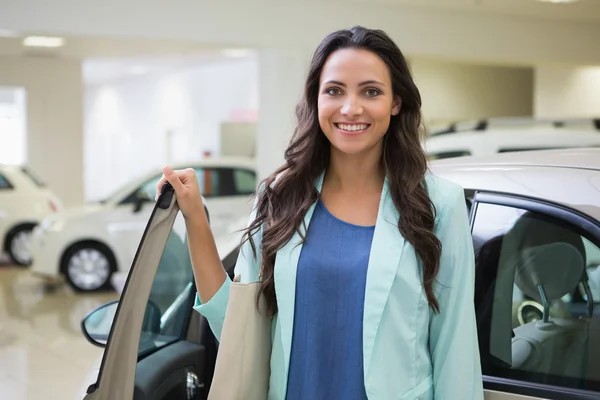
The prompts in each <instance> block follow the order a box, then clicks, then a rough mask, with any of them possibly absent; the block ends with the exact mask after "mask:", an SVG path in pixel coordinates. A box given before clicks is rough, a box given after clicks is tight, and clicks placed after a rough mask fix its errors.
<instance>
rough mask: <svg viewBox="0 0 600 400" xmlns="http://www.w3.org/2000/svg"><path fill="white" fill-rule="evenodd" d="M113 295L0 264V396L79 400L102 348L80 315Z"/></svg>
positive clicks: (14, 399)
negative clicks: (84, 329) (90, 338)
mask: <svg viewBox="0 0 600 400" xmlns="http://www.w3.org/2000/svg"><path fill="white" fill-rule="evenodd" d="M117 298H118V295H117V294H116V293H114V292H107V293H99V294H75V293H73V292H72V291H71V290H70V289H69V288H68V287H66V285H53V286H49V285H44V284H43V283H42V282H41V281H39V280H38V279H36V278H35V277H33V276H31V275H30V274H29V273H28V271H27V269H23V268H18V267H11V266H8V265H6V264H3V263H0V399H2V400H5V399H6V400H38V399H39V400H59V399H60V400H71V399H73V400H74V399H79V400H81V399H82V397H83V396H82V394H81V393H82V391H83V392H84V391H85V388H86V387H87V384H86V383H87V381H86V379H89V375H90V373H91V372H93V369H94V367H97V365H98V363H99V360H100V357H101V356H102V351H103V349H101V348H99V347H96V346H93V345H92V344H90V343H89V342H87V340H86V339H85V338H84V336H83V334H82V333H81V330H80V322H81V318H82V317H83V316H84V315H85V314H86V313H87V312H89V311H91V310H92V309H94V308H95V307H97V306H99V305H101V304H103V303H105V302H107V301H110V300H114V299H117Z"/></svg>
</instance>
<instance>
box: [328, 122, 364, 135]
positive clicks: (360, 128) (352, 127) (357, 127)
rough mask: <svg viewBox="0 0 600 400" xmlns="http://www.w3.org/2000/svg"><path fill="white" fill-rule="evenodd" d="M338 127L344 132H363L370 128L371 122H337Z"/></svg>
mask: <svg viewBox="0 0 600 400" xmlns="http://www.w3.org/2000/svg"><path fill="white" fill-rule="evenodd" d="M334 125H335V127H336V128H338V129H339V130H340V131H341V132H342V133H349V134H356V133H362V132H364V131H366V130H367V129H369V126H371V124H364V123H358V124H357V123H353V124H345V123H335V124H334Z"/></svg>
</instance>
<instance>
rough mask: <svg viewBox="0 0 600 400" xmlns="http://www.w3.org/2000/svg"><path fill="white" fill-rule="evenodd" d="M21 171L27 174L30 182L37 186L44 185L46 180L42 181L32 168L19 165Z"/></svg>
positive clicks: (41, 186)
mask: <svg viewBox="0 0 600 400" xmlns="http://www.w3.org/2000/svg"><path fill="white" fill-rule="evenodd" d="M21 171H22V172H23V174H25V176H27V177H28V178H29V179H30V180H31V182H33V184H34V185H35V186H37V187H40V188H43V187H46V182H44V181H43V180H42V179H41V178H40V177H39V176H38V175H37V174H36V173H35V172H33V170H32V169H31V168H29V167H21Z"/></svg>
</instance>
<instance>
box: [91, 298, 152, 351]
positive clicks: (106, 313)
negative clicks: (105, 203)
mask: <svg viewBox="0 0 600 400" xmlns="http://www.w3.org/2000/svg"><path fill="white" fill-rule="evenodd" d="M118 307H119V301H118V300H113V301H110V302H108V303H105V304H103V305H101V306H100V307H97V308H96V309H94V310H92V311H90V312H89V313H88V314H87V315H86V316H85V317H83V319H82V320H81V331H82V332H83V335H84V336H85V338H86V339H87V340H88V342H90V343H91V344H93V345H95V346H98V347H102V348H104V347H105V346H106V342H108V337H109V335H110V329H111V327H112V324H113V321H114V319H115V314H116V313H117V309H118ZM161 316H162V314H161V312H160V309H159V308H158V306H157V305H156V304H155V303H153V302H151V301H149V302H148V304H147V305H146V313H145V315H144V323H143V327H142V331H144V332H146V333H156V334H158V333H160V329H161Z"/></svg>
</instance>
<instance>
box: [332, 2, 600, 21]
mask: <svg viewBox="0 0 600 400" xmlns="http://www.w3.org/2000/svg"><path fill="white" fill-rule="evenodd" d="M330 1H337V0H330ZM351 1H353V2H357V3H384V4H392V5H402V6H412V7H419V8H434V9H437V10H448V11H458V12H464V11H468V12H474V13H485V14H500V15H513V16H515V17H529V18H540V19H553V20H562V21H586V22H594V21H600V0H579V1H576V2H573V3H558V4H554V3H551V2H544V1H539V0H351Z"/></svg>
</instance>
